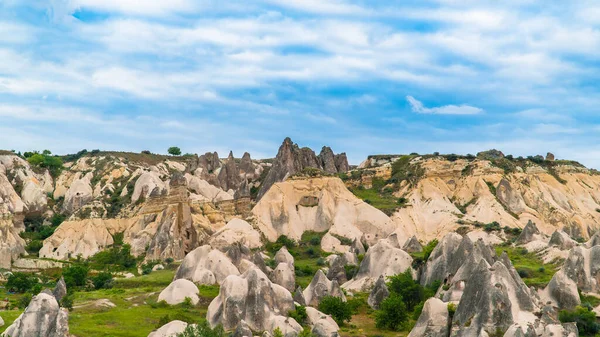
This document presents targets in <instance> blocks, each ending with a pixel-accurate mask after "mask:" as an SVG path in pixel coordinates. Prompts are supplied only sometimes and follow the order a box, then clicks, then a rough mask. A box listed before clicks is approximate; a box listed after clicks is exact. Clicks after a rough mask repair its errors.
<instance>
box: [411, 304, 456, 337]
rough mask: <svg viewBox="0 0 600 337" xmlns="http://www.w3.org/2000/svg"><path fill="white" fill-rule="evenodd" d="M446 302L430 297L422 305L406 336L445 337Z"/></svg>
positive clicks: (446, 331)
mask: <svg viewBox="0 0 600 337" xmlns="http://www.w3.org/2000/svg"><path fill="white" fill-rule="evenodd" d="M449 320H450V316H449V315H448V304H447V303H444V302H442V301H440V300H439V299H437V298H435V297H432V298H430V299H428V300H427V301H426V302H425V304H424V305H423V311H421V315H420V316H419V320H417V323H416V324H415V327H414V328H413V329H412V330H411V331H410V334H409V335H408V337H447V336H448V327H449V324H448V321H449Z"/></svg>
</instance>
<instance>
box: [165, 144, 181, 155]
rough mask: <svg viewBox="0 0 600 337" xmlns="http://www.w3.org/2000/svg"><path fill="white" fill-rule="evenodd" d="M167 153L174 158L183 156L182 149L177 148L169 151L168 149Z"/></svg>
mask: <svg viewBox="0 0 600 337" xmlns="http://www.w3.org/2000/svg"><path fill="white" fill-rule="evenodd" d="M167 152H168V153H169V154H170V155H172V156H180V155H181V149H180V148H178V147H177V146H171V147H170V148H169V149H167Z"/></svg>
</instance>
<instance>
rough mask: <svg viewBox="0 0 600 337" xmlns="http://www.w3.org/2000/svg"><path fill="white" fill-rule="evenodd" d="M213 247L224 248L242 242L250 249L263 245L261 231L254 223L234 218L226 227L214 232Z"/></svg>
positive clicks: (211, 243)
mask: <svg viewBox="0 0 600 337" xmlns="http://www.w3.org/2000/svg"><path fill="white" fill-rule="evenodd" d="M209 243H210V245H211V246H212V247H213V248H217V249H220V250H223V249H224V248H226V247H229V246H231V245H233V244H235V243H239V244H242V245H244V246H246V247H248V248H250V249H255V248H259V247H261V246H262V243H261V240H260V233H259V232H258V231H256V230H255V229H254V228H253V227H252V225H250V224H249V223H248V222H246V221H244V220H242V219H237V218H235V219H232V220H231V221H229V222H228V223H227V224H226V225H225V227H223V228H221V229H220V230H219V231H217V232H216V233H215V234H213V235H212V236H211V238H210V241H209Z"/></svg>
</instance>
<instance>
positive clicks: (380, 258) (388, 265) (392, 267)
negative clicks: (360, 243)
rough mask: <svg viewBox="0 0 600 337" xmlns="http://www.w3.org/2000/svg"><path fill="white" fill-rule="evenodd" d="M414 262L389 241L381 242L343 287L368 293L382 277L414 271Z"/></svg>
mask: <svg viewBox="0 0 600 337" xmlns="http://www.w3.org/2000/svg"><path fill="white" fill-rule="evenodd" d="M412 261H413V259H412V257H411V256H410V255H409V254H408V253H407V252H405V251H403V250H402V249H400V248H396V247H394V245H392V244H391V243H390V242H389V241H388V240H387V239H385V240H379V242H377V244H375V245H374V246H372V247H370V248H369V250H368V251H367V254H365V257H364V259H363V261H362V262H361V264H360V267H359V269H358V273H357V274H356V275H355V276H354V278H353V279H352V280H350V281H348V282H346V283H344V284H343V286H342V287H343V288H344V289H346V290H352V291H368V290H370V289H371V287H372V286H373V285H374V284H375V282H376V281H377V279H378V278H379V277H380V276H382V275H383V276H384V277H387V276H393V275H396V274H400V273H403V272H405V271H406V270H407V269H409V270H412V267H411V265H412ZM413 273H414V272H413Z"/></svg>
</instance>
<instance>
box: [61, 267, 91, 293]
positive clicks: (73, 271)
mask: <svg viewBox="0 0 600 337" xmlns="http://www.w3.org/2000/svg"><path fill="white" fill-rule="evenodd" d="M88 273H89V269H88V267H86V266H83V265H80V264H74V265H71V266H69V267H66V268H64V269H63V272H62V276H63V277H64V278H65V284H66V285H67V289H68V288H71V287H83V286H84V285H85V281H86V280H87V277H88Z"/></svg>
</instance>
